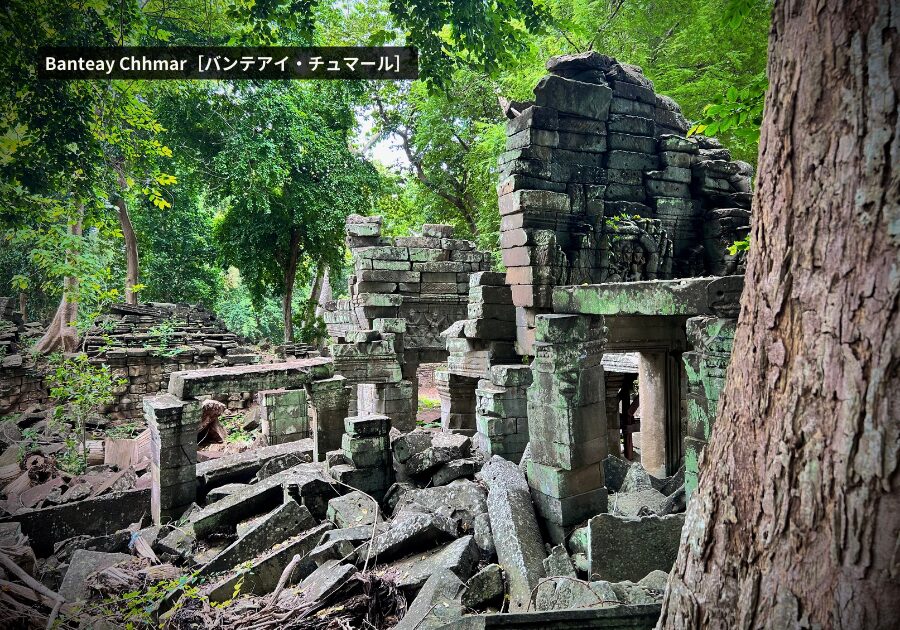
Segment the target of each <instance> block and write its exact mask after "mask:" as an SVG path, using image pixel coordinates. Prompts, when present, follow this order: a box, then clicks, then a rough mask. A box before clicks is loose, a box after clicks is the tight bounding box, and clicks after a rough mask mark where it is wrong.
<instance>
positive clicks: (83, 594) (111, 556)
mask: <svg viewBox="0 0 900 630" xmlns="http://www.w3.org/2000/svg"><path fill="white" fill-rule="evenodd" d="M130 559H131V556H130V555H128V554H125V553H105V552H102V551H89V550H87V549H78V550H77V551H76V552H75V553H73V554H72V559H71V560H70V561H69V568H68V570H67V571H66V576H65V577H64V578H63V582H62V586H60V588H59V594H60V595H62V596H63V597H64V598H65V599H66V601H67V602H76V601H85V600H87V599H88V597H89V596H90V591H89V590H88V587H87V584H86V583H85V580H86V579H87V576H89V575H90V574H91V573H94V572H96V571H102V570H103V569H106V568H108V567H111V566H113V565H114V564H118V563H120V562H122V561H125V560H130Z"/></svg>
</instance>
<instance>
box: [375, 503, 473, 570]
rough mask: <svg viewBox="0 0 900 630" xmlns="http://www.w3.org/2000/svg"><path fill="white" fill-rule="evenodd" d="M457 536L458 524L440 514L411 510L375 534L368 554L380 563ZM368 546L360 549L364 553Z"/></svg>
mask: <svg viewBox="0 0 900 630" xmlns="http://www.w3.org/2000/svg"><path fill="white" fill-rule="evenodd" d="M455 536H456V525H455V524H454V523H453V522H452V521H451V520H450V519H448V518H447V517H445V516H440V515H437V514H422V513H419V514H416V513H413V512H408V513H405V514H403V515H402V516H400V517H398V518H395V519H394V520H393V521H392V522H391V525H390V527H389V528H388V529H387V530H386V531H385V532H383V533H382V534H379V535H378V536H376V537H375V539H374V540H373V541H372V544H371V545H370V546H369V547H368V552H369V554H370V555H371V556H372V557H373V558H375V559H376V560H378V561H379V562H388V561H390V560H393V559H394V558H398V557H400V556H403V555H408V554H410V553H414V552H417V551H421V550H422V549H427V548H430V547H434V546H436V545H437V544H440V543H442V542H445V541H449V540H452V539H453V538H455ZM366 551H367V549H366V548H363V549H361V550H360V556H361V557H362V556H365V554H366Z"/></svg>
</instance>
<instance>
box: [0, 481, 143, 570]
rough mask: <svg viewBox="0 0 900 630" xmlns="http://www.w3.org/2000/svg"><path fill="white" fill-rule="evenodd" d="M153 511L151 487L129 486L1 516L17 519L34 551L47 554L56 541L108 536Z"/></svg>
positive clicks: (11, 520)
mask: <svg viewBox="0 0 900 630" xmlns="http://www.w3.org/2000/svg"><path fill="white" fill-rule="evenodd" d="M149 515H150V489H149V488H148V489H143V490H129V491H126V492H117V493H113V494H106V495H103V496H101V497H95V498H90V499H85V500H84V501H77V502H75V503H68V504H65V505H57V506H53V507H49V508H43V509H40V510H34V511H31V512H23V513H21V514H17V515H15V516H7V517H5V518H3V519H0V523H10V522H17V523H19V525H20V527H21V528H22V533H23V534H25V535H26V536H28V540H29V543H30V544H31V547H32V549H34V552H35V554H36V555H37V556H38V557H40V558H43V557H47V556H49V555H50V554H52V553H53V547H54V545H55V544H56V542H57V541H60V540H65V539H66V538H71V537H72V536H80V535H88V536H105V535H109V534H114V533H115V532H116V531H118V530H120V529H124V528H126V527H128V526H129V525H130V524H131V523H137V522H140V521H141V519H142V518H143V519H147V518H148V517H149Z"/></svg>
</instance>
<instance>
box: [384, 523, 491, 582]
mask: <svg viewBox="0 0 900 630" xmlns="http://www.w3.org/2000/svg"><path fill="white" fill-rule="evenodd" d="M477 565H478V547H477V546H476V545H475V539H474V538H473V537H472V536H463V537H462V538H459V539H457V540H455V541H453V542H452V543H450V544H449V545H447V546H445V547H441V548H440V549H432V550H430V551H425V552H423V553H419V554H416V555H413V556H409V557H407V558H404V559H402V560H397V561H396V562H394V563H393V564H389V565H387V566H386V567H383V568H380V569H379V570H378V571H379V573H381V574H382V575H387V574H390V575H391V576H393V577H394V580H395V583H396V584H397V587H398V588H400V589H403V590H404V591H406V592H409V591H414V590H416V589H419V588H421V587H422V585H423V584H425V581H426V580H427V579H428V578H429V577H430V576H431V575H432V574H434V573H436V572H437V571H439V570H441V569H448V570H450V571H453V573H455V574H456V577H458V578H459V579H461V580H468V579H469V578H470V577H471V576H472V574H473V573H474V572H475V567H476V566H477Z"/></svg>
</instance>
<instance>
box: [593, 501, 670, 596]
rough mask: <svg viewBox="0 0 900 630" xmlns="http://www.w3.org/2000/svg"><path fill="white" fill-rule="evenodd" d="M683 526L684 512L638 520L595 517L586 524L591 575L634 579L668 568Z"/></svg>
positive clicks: (601, 515) (612, 579) (604, 516)
mask: <svg viewBox="0 0 900 630" xmlns="http://www.w3.org/2000/svg"><path fill="white" fill-rule="evenodd" d="M683 526H684V514H673V515H668V516H646V517H643V518H639V519H627V518H621V517H618V516H613V515H612V514H599V515H597V516H595V517H594V518H592V519H591V520H590V521H589V522H588V525H587V527H588V545H587V553H588V562H589V565H590V575H591V577H597V578H600V579H605V580H609V581H611V582H621V581H623V580H631V581H637V580H640V579H641V578H643V577H644V576H646V575H647V574H648V573H650V572H651V571H653V570H656V569H659V570H660V571H666V572H668V571H670V570H671V569H672V565H673V564H674V563H675V558H676V556H677V555H678V544H679V541H680V540H681V528H682V527H683Z"/></svg>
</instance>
